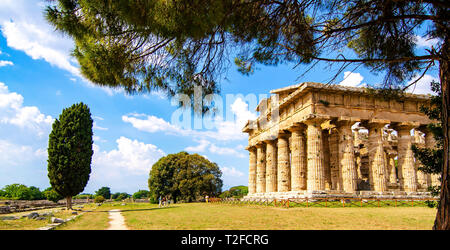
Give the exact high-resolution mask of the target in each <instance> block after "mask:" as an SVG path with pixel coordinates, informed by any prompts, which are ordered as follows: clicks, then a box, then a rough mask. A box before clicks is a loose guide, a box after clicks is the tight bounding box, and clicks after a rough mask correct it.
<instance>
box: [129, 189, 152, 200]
mask: <svg viewBox="0 0 450 250" xmlns="http://www.w3.org/2000/svg"><path fill="white" fill-rule="evenodd" d="M149 196H150V192H149V191H147V190H139V191H137V192H136V193H134V194H133V199H145V198H148V197H149Z"/></svg>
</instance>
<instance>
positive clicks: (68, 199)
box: [66, 196, 72, 210]
mask: <svg viewBox="0 0 450 250" xmlns="http://www.w3.org/2000/svg"><path fill="white" fill-rule="evenodd" d="M66 208H67V210H72V196H68V197H66Z"/></svg>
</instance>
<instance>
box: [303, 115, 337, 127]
mask: <svg viewBox="0 0 450 250" xmlns="http://www.w3.org/2000/svg"><path fill="white" fill-rule="evenodd" d="M331 119H332V118H331V116H329V115H315V114H310V115H308V116H307V117H305V118H304V120H303V123H304V124H306V125H308V126H310V125H313V126H316V127H317V126H320V125H321V124H322V123H323V122H325V121H326V120H331Z"/></svg>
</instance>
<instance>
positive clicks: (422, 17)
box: [46, 0, 450, 229]
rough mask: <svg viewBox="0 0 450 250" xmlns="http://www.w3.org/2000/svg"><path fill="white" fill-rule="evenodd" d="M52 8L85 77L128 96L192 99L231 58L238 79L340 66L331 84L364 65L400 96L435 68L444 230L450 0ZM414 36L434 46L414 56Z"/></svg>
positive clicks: (51, 17)
mask: <svg viewBox="0 0 450 250" xmlns="http://www.w3.org/2000/svg"><path fill="white" fill-rule="evenodd" d="M56 2H57V3H55V4H52V5H51V6H49V7H48V8H47V11H46V18H47V20H48V21H49V22H50V23H51V24H53V25H54V26H55V28H56V29H57V30H59V31H61V32H64V33H65V34H67V35H69V36H70V37H72V38H73V39H74V41H75V49H74V52H73V54H74V56H75V57H76V58H77V60H78V62H79V63H80V65H81V71H82V74H83V75H84V76H85V77H87V78H88V79H89V80H91V81H92V82H94V83H96V84H99V85H102V86H111V87H121V88H124V89H125V90H126V91H128V92H130V93H134V92H145V91H153V90H163V91H166V92H167V93H168V94H169V95H174V94H176V93H183V94H188V95H189V96H192V95H193V88H194V86H195V85H200V86H202V87H203V90H204V93H205V94H209V93H216V92H218V91H219V84H218V82H220V80H221V79H223V76H224V75H223V73H224V70H226V69H227V67H228V66H229V65H230V63H229V60H228V59H229V57H230V56H233V57H235V60H234V61H235V64H236V65H237V66H238V70H239V71H240V72H241V73H243V74H251V73H252V72H254V69H255V67H256V65H258V64H263V65H278V64H281V63H293V64H294V65H295V66H296V67H297V66H299V65H305V66H306V65H312V66H311V67H314V66H315V65H323V64H320V63H322V62H323V63H331V64H333V65H335V64H339V67H338V71H337V73H336V75H335V77H334V78H332V79H331V80H330V82H334V80H335V79H336V77H337V75H338V74H339V73H340V72H342V71H343V70H344V69H346V68H348V67H349V66H350V65H352V67H354V68H353V69H355V68H358V67H360V66H365V67H367V68H368V69H370V70H371V71H373V72H375V73H383V74H384V75H385V78H384V84H383V88H386V89H398V90H404V89H405V88H406V87H408V86H405V82H407V81H409V80H411V79H412V78H413V77H414V76H415V75H417V74H419V75H421V76H423V75H425V73H426V72H427V71H428V70H429V69H430V68H432V67H433V66H434V65H436V64H438V67H439V76H440V83H441V90H442V117H443V121H445V122H444V123H443V124H442V127H443V131H444V133H443V135H444V146H443V150H444V154H443V163H444V165H443V168H442V170H443V172H442V188H441V194H440V200H441V202H440V205H439V208H438V213H437V215H436V220H435V225H434V227H433V228H434V229H450V222H449V216H448V214H450V170H449V168H450V165H449V162H450V161H449V160H450V159H449V155H450V150H449V144H450V133H449V121H450V119H449V117H450V88H449V84H450V83H449V81H450V80H449V74H450V70H449V63H448V62H449V56H450V47H449V46H450V45H449V44H450V37H449V34H450V32H449V20H450V3H449V1H445V0H423V1H413V0H402V1H392V0H330V1H309V0H301V1H293V0H282V1H274V0H248V1H240V0H222V1H207V0H195V1H190V0H174V1H139V0H128V1H103V0H90V1H83V0H59V1H56ZM417 36H422V37H426V38H428V39H437V41H438V42H437V44H436V45H435V46H433V47H432V48H430V49H427V50H417V47H418V46H417V45H418V39H417ZM311 67H306V68H305V69H304V70H302V71H303V72H304V73H306V72H308V71H309V69H311ZM419 79H420V78H419ZM417 81H418V79H417V80H415V81H412V83H411V84H414V83H416V82H417ZM203 105H206V104H203ZM207 108H208V107H204V108H202V109H199V110H201V111H206V110H207Z"/></svg>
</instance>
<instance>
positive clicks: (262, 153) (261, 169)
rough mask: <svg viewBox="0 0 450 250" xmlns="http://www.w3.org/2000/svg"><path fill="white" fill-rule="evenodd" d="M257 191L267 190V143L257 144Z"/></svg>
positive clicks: (263, 191)
mask: <svg viewBox="0 0 450 250" xmlns="http://www.w3.org/2000/svg"><path fill="white" fill-rule="evenodd" d="M256 192H257V193H265V192H266V144H265V143H263V142H260V143H258V144H256Z"/></svg>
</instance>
